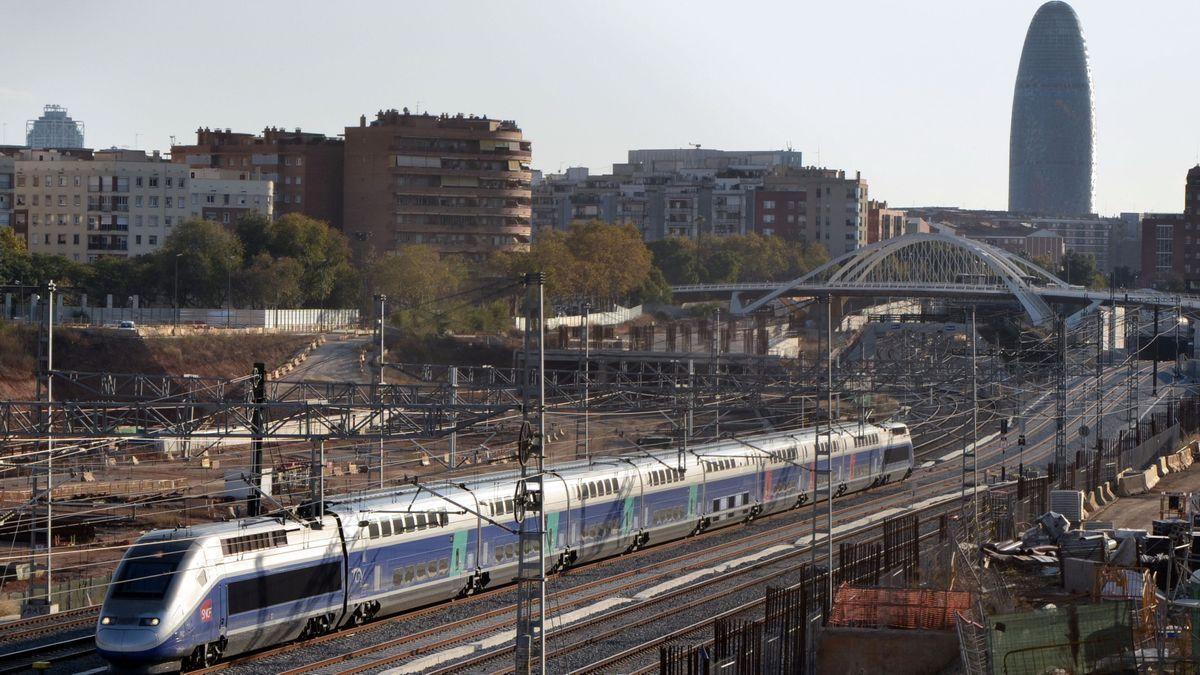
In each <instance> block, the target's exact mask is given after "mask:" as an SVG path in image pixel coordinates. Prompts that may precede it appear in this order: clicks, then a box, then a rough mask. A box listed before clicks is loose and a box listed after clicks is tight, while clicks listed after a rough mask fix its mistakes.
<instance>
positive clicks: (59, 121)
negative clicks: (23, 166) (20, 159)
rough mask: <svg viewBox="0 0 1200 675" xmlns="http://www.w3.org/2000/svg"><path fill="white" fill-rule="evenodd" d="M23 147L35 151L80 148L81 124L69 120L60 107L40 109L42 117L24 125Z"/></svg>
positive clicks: (81, 140)
mask: <svg viewBox="0 0 1200 675" xmlns="http://www.w3.org/2000/svg"><path fill="white" fill-rule="evenodd" d="M25 145H26V147H30V148H33V149H35V150H44V149H47V148H82V147H83V122H77V121H75V120H73V119H71V116H70V115H68V114H67V109H66V108H64V107H62V106H60V105H48V106H46V107H44V108H42V116H41V117H39V118H37V119H36V120H29V122H28V123H26V125H25Z"/></svg>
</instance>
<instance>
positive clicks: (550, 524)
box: [542, 511, 562, 557]
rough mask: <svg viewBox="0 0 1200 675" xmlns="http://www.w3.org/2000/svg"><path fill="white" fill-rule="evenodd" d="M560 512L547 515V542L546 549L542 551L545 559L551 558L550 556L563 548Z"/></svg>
mask: <svg viewBox="0 0 1200 675" xmlns="http://www.w3.org/2000/svg"><path fill="white" fill-rule="evenodd" d="M559 516H560V512H559V511H555V512H554V513H547V514H546V541H545V547H544V548H543V550H542V555H543V556H544V557H549V556H550V554H552V553H554V552H556V551H558V550H559V549H561V548H562V545H561V544H562V542H560V541H559V532H558V522H559Z"/></svg>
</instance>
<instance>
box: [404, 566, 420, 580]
mask: <svg viewBox="0 0 1200 675" xmlns="http://www.w3.org/2000/svg"><path fill="white" fill-rule="evenodd" d="M416 578H417V571H416V569H414V568H413V566H412V565H408V566H407V567H405V568H404V583H406V584H411V583H412V582H413V581H415V580H416Z"/></svg>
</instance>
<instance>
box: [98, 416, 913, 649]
mask: <svg viewBox="0 0 1200 675" xmlns="http://www.w3.org/2000/svg"><path fill="white" fill-rule="evenodd" d="M817 443H831V444H832V447H831V464H832V467H831V468H830V467H826V466H825V463H826V460H824V459H822V460H821V463H820V465H816V464H815V463H814V457H815V454H816V444H817ZM827 468H829V470H828V471H827V470H826V469H827ZM912 470H913V447H912V441H911V438H910V436H909V432H908V429H907V427H906V426H905V425H903V424H881V425H860V424H853V425H842V426H837V427H835V428H834V429H833V433H832V435H827V432H826V430H825V429H820V430H814V429H808V430H805V431H799V432H792V433H773V434H765V435H758V436H752V437H747V438H745V439H742V440H736V439H729V440H723V441H720V442H715V443H709V444H703V445H697V446H693V447H692V448H690V450H689V451H688V452H686V453H680V452H678V451H677V450H674V449H672V450H661V451H654V452H647V453H644V454H641V455H637V456H632V455H630V456H623V457H617V458H612V459H603V460H602V459H597V460H594V461H592V462H591V463H586V462H575V463H570V464H563V465H559V466H556V467H554V468H553V470H550V471H549V472H548V473H547V475H546V477H545V486H544V488H543V489H544V491H545V506H546V540H545V541H546V549H547V550H546V552H545V555H546V565H547V566H548V567H552V568H561V567H563V566H567V565H571V564H576V563H581V562H585V561H589V560H595V559H597V558H601V557H605V556H610V555H614V554H619V553H622V552H627V551H631V550H634V549H637V548H640V547H643V546H647V545H652V544H657V543H661V542H665V541H670V540H673V539H678V538H681V537H686V536H689V535H690V534H695V533H698V532H702V531H705V530H708V529H712V528H719V527H726V526H730V525H734V524H736V523H742V522H748V521H749V520H751V519H753V518H755V517H757V516H760V515H765V514H771V513H775V512H779V511H783V510H787V509H791V508H795V507H797V506H800V505H802V504H804V503H806V502H807V501H808V500H809V499H810V497H811V495H812V494H813V488H814V485H813V476H814V475H816V476H819V477H820V483H821V485H820V488H821V492H824V482H825V476H830V477H831V480H832V482H833V489H834V494H835V496H837V495H843V494H847V493H851V492H856V491H859V490H866V489H869V488H871V487H874V486H877V485H881V484H884V483H887V482H891V481H899V480H903V479H905V478H907V477H908V476H909V475H910V474H911V473H912ZM518 481H519V476H518V475H517V474H515V473H511V472H510V473H506V474H491V475H488V476H485V477H482V478H478V479H472V480H467V481H465V482H443V483H437V484H432V483H431V484H429V485H421V486H414V485H409V486H405V487H403V488H397V489H394V490H385V491H378V492H374V493H366V494H362V495H357V496H354V497H346V498H341V499H334V500H330V501H327V502H326V503H325V505H324V513H323V514H321V515H318V513H317V510H316V508H315V505H308V506H307V507H304V508H302V509H300V510H299V512H298V513H294V512H282V511H281V512H278V513H275V514H272V515H271V516H263V517H256V518H243V519H240V520H237V521H233V522H226V523H213V524H208V525H199V526H193V527H188V528H179V529H175V530H157V531H154V532H151V533H149V534H146V535H145V536H143V537H141V538H140V539H139V540H138V541H137V543H136V544H135V545H133V546H132V547H130V549H129V550H128V551H127V552H126V554H125V557H124V558H123V559H122V561H121V563H120V564H119V565H118V568H117V570H116V573H115V575H114V577H113V584H112V585H111V586H110V588H109V592H108V595H107V597H106V598H105V600H104V605H103V607H102V609H101V611H100V619H99V625H98V626H97V628H96V647H97V649H98V651H99V653H100V654H101V656H103V657H104V658H105V659H107V660H108V661H109V662H110V663H111V664H112V665H113V666H114V668H115V669H117V670H121V671H141V672H169V671H172V670H177V669H180V668H185V669H186V668H196V667H204V666H208V665H211V664H212V663H214V662H216V661H218V660H220V659H221V658H223V657H227V656H231V655H234V654H238V653H242V652H246V651H250V650H254V649H259V648H262V647H266V646H269V645H274V644H277V643H280V642H286V641H290V640H294V639H297V638H304V637H310V636H315V635H320V634H323V633H327V632H329V631H331V630H334V629H336V628H339V627H341V626H346V625H353V624H359V623H362V622H364V621H368V620H370V619H372V618H374V617H378V616H381V615H385V614H390V613H394V612H398V611H401V610H404V609H408V608H412V607H417V606H421V605H425V604H429V603H431V602H434V601H438V600H442V599H450V598H454V597H457V596H462V595H466V594H470V593H472V592H475V591H477V590H479V589H482V588H484V587H488V586H496V585H498V584H503V583H506V582H509V581H511V580H512V579H513V578H514V577H515V576H516V573H517V561H518V557H519V555H520V551H519V550H518V547H519V543H518V542H519V535H518V533H517V532H518V524H517V520H516V519H517V517H519V513H517V512H519V511H520V504H518V503H516V499H515V495H516V491H517V487H518Z"/></svg>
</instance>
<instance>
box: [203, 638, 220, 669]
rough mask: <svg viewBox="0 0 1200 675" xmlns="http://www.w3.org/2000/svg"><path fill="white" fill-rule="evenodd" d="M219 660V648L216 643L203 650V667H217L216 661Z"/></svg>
mask: <svg viewBox="0 0 1200 675" xmlns="http://www.w3.org/2000/svg"><path fill="white" fill-rule="evenodd" d="M220 660H221V648H220V647H219V646H218V645H217V643H215V642H214V643H212V644H210V645H208V646H207V647H205V648H204V667H205V668H212V667H213V666H215V665H217V661H220Z"/></svg>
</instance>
